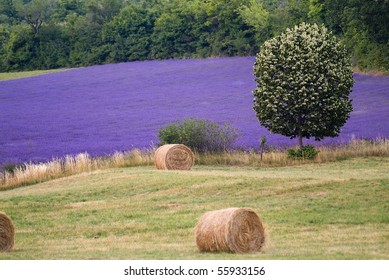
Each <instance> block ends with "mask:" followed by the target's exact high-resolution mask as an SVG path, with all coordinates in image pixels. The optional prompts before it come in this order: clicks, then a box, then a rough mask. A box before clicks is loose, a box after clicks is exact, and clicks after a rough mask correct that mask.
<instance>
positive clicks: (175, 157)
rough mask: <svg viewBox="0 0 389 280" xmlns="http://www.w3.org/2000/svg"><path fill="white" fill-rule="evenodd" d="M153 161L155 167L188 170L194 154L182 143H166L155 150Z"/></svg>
mask: <svg viewBox="0 0 389 280" xmlns="http://www.w3.org/2000/svg"><path fill="white" fill-rule="evenodd" d="M154 163H155V166H156V167H157V169H165V170H190V169H191V168H192V166H193V164H194V155H193V152H192V151H191V149H189V148H188V147H187V146H185V145H183V144H167V145H163V146H161V147H159V148H158V149H157V150H156V151H155V156H154Z"/></svg>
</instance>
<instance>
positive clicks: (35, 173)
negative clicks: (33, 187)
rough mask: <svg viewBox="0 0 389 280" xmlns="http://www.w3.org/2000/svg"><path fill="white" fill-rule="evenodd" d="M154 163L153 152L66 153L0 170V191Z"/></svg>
mask: <svg viewBox="0 0 389 280" xmlns="http://www.w3.org/2000/svg"><path fill="white" fill-rule="evenodd" d="M151 164H153V151H145V152H141V151H140V150H137V149H135V150H132V151H129V152H115V153H114V154H113V155H110V156H105V157H96V158H92V157H91V156H90V155H89V154H88V153H81V154H78V155H75V156H72V155H67V156H65V157H64V158H56V159H53V160H52V161H49V162H45V163H25V164H22V165H20V166H16V167H15V168H14V169H12V170H9V171H5V170H4V171H2V172H1V173H0V190H2V189H10V188H15V187H19V186H23V185H30V184H35V183H40V182H44V181H48V180H51V179H56V178H60V177H64V176H70V175H74V174H79V173H83V172H91V171H94V170H101V169H107V168H115V167H129V166H143V165H151Z"/></svg>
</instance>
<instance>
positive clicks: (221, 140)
mask: <svg viewBox="0 0 389 280" xmlns="http://www.w3.org/2000/svg"><path fill="white" fill-rule="evenodd" d="M158 138H159V141H160V143H159V144H160V145H164V144H184V145H186V146H188V147H189V148H191V149H192V150H194V151H197V152H220V151H225V150H228V149H230V148H231V147H232V145H233V143H234V142H235V140H236V139H237V138H238V131H237V129H235V128H233V127H231V125H229V124H228V123H225V124H223V125H222V126H220V125H218V124H215V123H212V122H210V121H208V120H199V119H194V118H190V119H185V120H183V121H182V122H178V121H176V122H174V123H172V124H170V125H167V126H165V127H163V128H161V129H159V130H158Z"/></svg>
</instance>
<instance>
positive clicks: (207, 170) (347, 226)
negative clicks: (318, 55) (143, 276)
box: [0, 156, 389, 259]
mask: <svg viewBox="0 0 389 280" xmlns="http://www.w3.org/2000/svg"><path fill="white" fill-rule="evenodd" d="M387 170H389V157H388V156H380V157H377V156H368V157H356V158H349V159H345V160H341V161H326V162H322V163H321V162H319V163H317V162H309V163H307V162H306V163H304V164H301V163H300V164H291V165H283V166H279V165H274V166H273V165H265V166H258V165H196V166H195V167H194V169H193V170H192V171H162V170H156V169H155V167H154V166H151V165H147V164H144V165H142V164H141V166H134V165H133V166H132V167H116V168H106V169H99V170H88V171H86V172H83V173H79V174H75V175H72V176H67V177H62V178H57V179H53V180H50V181H46V182H42V183H38V184H35V185H29V186H24V187H20V188H13V189H8V190H3V191H0V205H1V208H2V211H4V212H6V213H7V215H9V216H10V217H12V219H13V222H14V225H15V230H16V238H15V246H14V250H13V251H12V252H10V253H0V259H386V258H387V256H388V255H389V235H388V232H389V216H388V215H387V213H388V212H389V174H388V172H387ZM228 207H249V208H252V209H253V210H254V211H256V213H257V214H258V215H259V216H260V217H261V220H262V221H263V224H264V227H265V231H266V237H267V242H266V245H265V248H264V250H263V252H260V253H253V254H228V253H218V254H207V253H200V252H199V251H198V249H197V248H196V243H195V235H194V228H195V225H196V223H197V221H198V219H199V218H200V217H201V216H202V215H203V214H204V213H205V212H207V211H212V210H217V209H223V208H228Z"/></svg>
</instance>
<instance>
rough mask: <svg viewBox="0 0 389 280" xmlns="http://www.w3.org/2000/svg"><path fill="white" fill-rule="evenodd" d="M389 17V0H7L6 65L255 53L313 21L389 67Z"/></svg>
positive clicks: (361, 59)
mask: <svg viewBox="0 0 389 280" xmlns="http://www.w3.org/2000/svg"><path fill="white" fill-rule="evenodd" d="M372 15H374V16H372ZM388 21H389V1H387V0H376V1H365V0H344V1H338V0H187V1H183V0H126V1H122V0H86V1H84V0H0V24H2V25H3V26H8V27H7V31H8V35H7V36H6V37H5V38H4V37H3V36H2V35H3V34H0V40H1V41H2V42H1V44H0V58H1V62H0V71H10V70H13V71H16V70H26V69H47V68H49V67H56V68H57V67H74V66H86V65H93V64H101V63H111V62H122V61H132V60H145V59H166V58H188V57H209V56H236V55H242V56H247V55H255V54H256V53H257V52H258V50H259V49H260V47H261V45H262V44H263V43H264V42H265V41H266V40H268V39H270V38H272V37H274V36H276V35H279V34H280V33H282V32H283V31H284V30H285V29H286V28H290V27H292V26H294V25H297V24H300V23H302V22H310V23H323V24H324V25H325V26H326V27H327V28H329V29H330V30H331V31H332V32H334V34H336V35H337V36H339V37H340V38H341V39H342V40H343V41H344V43H345V45H346V46H347V48H348V49H349V51H350V53H352V54H353V61H354V64H355V66H358V67H359V68H360V69H362V70H380V71H383V72H388V71H389V53H388V47H387V46H388V40H389V30H388V25H387V24H382V23H386V22H388ZM25 26H28V27H29V29H30V30H29V33H31V34H29V35H27V34H21V33H20V29H23V28H24V27H25ZM1 29H3V28H0V33H2V30H1ZM44 29H50V31H47V30H44ZM13 33H15V34H13ZM23 33H24V31H23ZM40 33H44V34H47V33H50V34H51V35H50V36H48V37H47V38H44V37H43V36H41V34H40ZM31 35H32V36H31ZM52 35H55V36H52ZM21 36H22V37H23V39H22V38H20V37H21ZM15 38H18V40H19V42H20V45H19V46H18V47H13V48H10V47H9V46H10V45H13V44H14V43H15ZM23 40H24V42H22V41H23ZM50 41H53V42H50ZM22 45H23V46H22ZM52 51H54V52H55V54H54V55H51V54H49V52H52ZM44 53H46V54H48V55H47V56H45V55H44ZM40 59H43V60H40ZM40 61H41V62H40Z"/></svg>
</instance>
